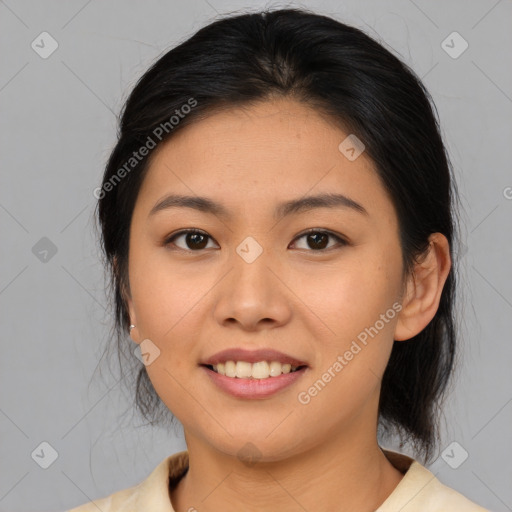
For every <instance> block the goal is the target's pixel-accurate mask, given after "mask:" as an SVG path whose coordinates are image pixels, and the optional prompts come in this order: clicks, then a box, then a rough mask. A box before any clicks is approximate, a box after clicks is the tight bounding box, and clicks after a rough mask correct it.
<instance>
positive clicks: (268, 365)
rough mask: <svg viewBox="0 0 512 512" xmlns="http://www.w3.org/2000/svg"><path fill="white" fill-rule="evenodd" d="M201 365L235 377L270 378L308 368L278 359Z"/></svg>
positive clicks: (220, 373)
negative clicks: (281, 361)
mask: <svg viewBox="0 0 512 512" xmlns="http://www.w3.org/2000/svg"><path fill="white" fill-rule="evenodd" d="M201 366H204V367H205V368H208V369H209V370H211V371H213V372H215V373H218V374H219V375H224V376H226V377H231V378H235V379H268V378H269V377H279V376H280V375H284V374H287V373H294V372H297V371H299V370H302V369H303V368H306V365H301V366H292V365H291V364H289V363H287V364H281V363H280V362H278V361H258V362H257V363H248V362H247V361H226V362H225V363H218V364H215V365H211V364H203V365H201Z"/></svg>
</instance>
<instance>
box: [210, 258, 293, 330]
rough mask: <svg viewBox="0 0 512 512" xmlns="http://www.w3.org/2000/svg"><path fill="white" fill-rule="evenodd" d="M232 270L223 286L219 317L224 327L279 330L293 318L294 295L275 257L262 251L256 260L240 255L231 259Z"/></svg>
mask: <svg viewBox="0 0 512 512" xmlns="http://www.w3.org/2000/svg"><path fill="white" fill-rule="evenodd" d="M229 264H230V265H231V271H230V272H229V273H228V275H227V276H226V277H225V278H224V279H223V280H222V282H221V283H219V286H218V287H216V288H217V292H216V293H217V294H218V298H217V301H216V303H215V304H216V306H215V311H214V314H215V318H216V320H217V322H219V324H222V325H223V326H229V325H230V324H231V325H233V326H234V325H236V326H238V327H239V328H242V329H244V330H247V331H255V330H258V329H262V328H269V327H272V328H273V327H278V326H282V325H284V324H286V323H287V322H288V321H289V320H290V318H291V307H292V303H291V300H290V292H289V290H288V289H287V287H286V286H285V285H284V284H283V276H281V275H280V274H282V271H280V266H279V265H278V264H277V262H275V261H272V256H271V255H269V254H268V253H267V252H265V251H263V252H261V253H260V254H259V255H258V256H257V257H256V258H255V259H252V258H244V254H243V252H242V256H240V254H239V253H236V254H234V256H233V257H232V258H231V259H230V262H229Z"/></svg>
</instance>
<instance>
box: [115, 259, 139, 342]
mask: <svg viewBox="0 0 512 512" xmlns="http://www.w3.org/2000/svg"><path fill="white" fill-rule="evenodd" d="M112 265H113V269H114V275H115V277H116V280H117V282H118V285H119V291H120V293H121V297H122V299H123V302H124V304H125V306H126V308H127V310H128V315H129V317H130V329H129V335H130V337H131V339H132V340H133V341H134V342H135V343H138V342H137V340H136V336H135V335H136V328H137V317H136V315H135V308H134V307H133V301H132V298H131V293H130V290H129V286H126V285H125V282H124V279H123V276H122V275H121V272H120V269H119V262H118V260H117V256H114V258H113V260H112Z"/></svg>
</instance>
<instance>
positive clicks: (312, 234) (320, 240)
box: [295, 229, 347, 251]
mask: <svg viewBox="0 0 512 512" xmlns="http://www.w3.org/2000/svg"><path fill="white" fill-rule="evenodd" d="M301 238H305V239H306V243H307V244H309V246H310V248H311V249H313V251H322V250H325V249H331V248H332V246H327V247H326V243H328V242H327V241H328V240H329V238H332V239H334V240H336V242H337V243H338V245H341V246H343V245H347V242H346V241H345V240H343V238H341V237H339V236H337V235H335V234H334V233H331V232H330V231H320V230H317V229H310V230H309V231H308V232H306V233H303V234H302V235H300V236H298V237H297V238H296V239H295V240H300V239H301ZM311 246H312V247H311Z"/></svg>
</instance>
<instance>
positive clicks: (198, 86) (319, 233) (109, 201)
mask: <svg viewBox="0 0 512 512" xmlns="http://www.w3.org/2000/svg"><path fill="white" fill-rule="evenodd" d="M96 195H97V197H98V198H99V203H98V207H99V211H98V213H99V220H100V225H101V230H102V243H103V249H104V251H105V256H106V261H107V264H108V268H109V270H110V272H111V277H112V287H113V288H112V289H113V292H114V297H115V308H116V328H117V332H118V335H119V340H124V342H126V335H127V334H128V333H129V334H130V336H131V338H132V340H133V341H134V342H135V343H136V344H137V346H138V349H140V352H138V353H139V357H140V360H141V361H142V363H143V364H142V365H141V363H140V362H139V361H138V360H137V363H138V364H139V365H141V368H140V373H139V377H138V380H137V406H138V408H139V410H140V411H141V412H142V413H143V414H144V415H145V416H146V417H147V418H155V417H156V416H157V413H158V412H159V411H160V412H161V411H162V409H158V407H159V406H162V407H164V408H167V409H168V410H169V411H172V414H173V415H174V416H175V417H176V418H177V419H178V420H179V421H180V422H181V424H182V425H183V428H184V433H185V440H186V443H187V450H186V451H184V452H180V453H178V454H174V455H170V456H168V457H166V458H165V459H164V460H162V462H161V463H160V464H159V465H158V466H157V468H156V469H155V470H154V471H153V472H152V473H151V474H150V475H149V476H148V477H147V479H146V480H144V481H143V482H141V483H140V484H139V485H138V486H135V487H132V488H130V489H125V490H122V491H119V492H117V493H114V494H113V495H111V496H108V497H105V498H103V499H100V500H96V502H91V503H88V504H85V505H83V506H81V507H78V508H75V509H73V510H74V511H75V512H86V511H89V510H97V509H98V508H99V509H100V510H102V511H103V512H106V511H121V510H126V511H127V510H130V511H133V510H137V511H138V510H141V511H142V510H151V511H152V512H160V511H162V512H163V511H167V512H169V511H176V512H184V511H195V510H197V511H199V512H203V511H205V512H208V511H219V510H223V511H225V512H229V511H234V510H237V511H239V510H244V511H266V510H280V511H295V510H308V511H313V510H315V511H345V510H346V511H348V510H351V511H353V510H358V511H375V510H378V511H379V512H385V511H386V512H388V511H393V512H395V511H397V510H401V511H404V512H407V511H417V512H420V511H429V512H432V511H441V510H443V511H445V510H457V511H482V510H485V509H483V508H482V507H480V506H478V505H477V504H475V503H473V502H471V501H470V500H468V499H467V498H466V497H464V496H462V495H461V494H459V493H457V492H456V491H455V490H453V489H450V488H448V487H446V486H445V485H443V484H442V483H441V482H440V481H439V480H438V479H437V478H436V477H435V476H434V475H433V474H432V473H431V472H430V471H429V470H427V469H426V467H425V466H424V465H423V464H422V463H421V462H420V461H419V460H416V459H413V458H411V457H408V456H406V455H403V454H400V453H398V452H394V451H391V450H387V449H383V448H381V446H380V445H379V442H378V434H380V435H390V434H391V433H393V432H396V433H398V434H399V435H400V437H401V439H402V440H403V441H404V440H405V441H408V442H411V443H413V445H414V448H415V453H417V457H418V458H422V459H423V461H424V463H426V462H427V461H428V460H430V459H431V457H432V454H433V452H434V450H435V449H436V445H437V441H438V437H439V430H438V420H439V414H440V404H441V401H442V398H443V396H444V393H445V391H446V389H447V384H448V382H449V377H450V375H451V373H452V371H453V362H454V357H455V346H456V332H455V329H454V318H453V315H454V313H453V311H454V297H455V275H454V269H455V261H454V249H453V246H454V231H455V225H454V217H455V215H454V211H453V204H454V203H455V187H454V183H453V180H452V177H451V170H450V165H449V160H448V157H447V154H446V151H445V148H444V145H443V142H442V139H441V136H440V133H439V127H438V123H437V118H436V116H435V115H434V108H433V103H432V101H431V99H430V96H429V95H428V92H427V91H426V90H425V89H424V87H423V85H422V84H421V82H420V81H419V80H418V78H417V77H416V76H415V75H414V74H413V73H412V72H411V71H410V70H409V69H408V68H407V67H406V66H405V65H404V64H403V63H401V62H400V61H399V60H398V59H397V58H396V57H394V56H393V55H392V54H391V53H390V52H388V51H387V50H386V49H384V48H383V47H382V46H381V45H379V44H378V43H376V42H375V41H374V40H372V39H371V38H369V37H368V36H367V35H365V34H364V33H363V32H361V31H359V30H357V29H356V28H353V27H350V26H347V25H344V24H342V23H339V22H337V21H335V20H333V19H330V18H328V17H324V16H318V15H315V14H312V13H308V12H307V11H303V10H295V9H287V10H277V11H269V12H264V13H258V14H247V15H241V16H240V15H239V16H233V17H227V18H224V19H222V20H219V21H216V22H214V23H212V24H210V25H208V26H206V27H205V28H203V29H202V30H200V31H199V32H198V33H196V34H195V35H194V36H193V37H192V38H190V39H189V40H187V41H185V42H184V43H183V44H181V45H179V46H178V47H177V48H174V49H173V50H171V51H169V52H168V53H167V54H165V55H164V56H163V57H161V58H160V59H159V60H158V61H157V62H156V63H155V64H154V65H153V66H152V67H151V68H150V69H149V70H148V71H147V72H146V73H145V75H144V76H143V77H142V78H141V79H140V81H139V82H138V84H137V85H136V87H135V88H134V90H133V91H132V93H131V95H130V97H129V98H128V100H127V102H126V105H125V108H124V111H123V114H122V119H121V123H120V134H119V140H118V142H117V145H116V147H115V148H114V150H113V152H112V154H111V156H110V160H109V162H108V164H107V167H106V170H105V175H104V179H103V184H102V186H101V187H100V188H99V189H97V191H96ZM134 359H135V358H134Z"/></svg>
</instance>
